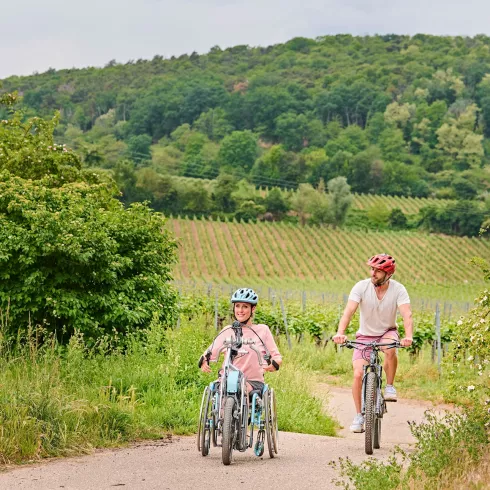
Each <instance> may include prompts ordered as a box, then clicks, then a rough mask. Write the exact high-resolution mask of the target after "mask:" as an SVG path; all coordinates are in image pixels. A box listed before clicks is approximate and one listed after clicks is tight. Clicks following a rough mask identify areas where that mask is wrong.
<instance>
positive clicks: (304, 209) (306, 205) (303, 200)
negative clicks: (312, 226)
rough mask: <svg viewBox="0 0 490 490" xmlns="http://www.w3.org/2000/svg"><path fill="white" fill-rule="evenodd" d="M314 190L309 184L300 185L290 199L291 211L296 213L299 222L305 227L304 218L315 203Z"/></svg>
mask: <svg viewBox="0 0 490 490" xmlns="http://www.w3.org/2000/svg"><path fill="white" fill-rule="evenodd" d="M315 193H316V191H315V189H314V188H313V187H312V186H311V185H310V184H300V185H299V187H298V190H297V191H296V192H295V193H294V195H293V197H292V199H291V209H293V210H294V211H296V213H298V217H299V222H300V223H301V225H302V226H305V225H306V218H307V215H308V213H309V212H310V211H311V208H312V203H313V202H314V201H315Z"/></svg>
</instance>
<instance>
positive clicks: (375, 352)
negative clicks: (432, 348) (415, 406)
mask: <svg viewBox="0 0 490 490" xmlns="http://www.w3.org/2000/svg"><path fill="white" fill-rule="evenodd" d="M345 346H346V347H348V348H351V349H363V350H364V349H366V348H368V347H371V348H372V350H371V353H370V355H369V364H366V365H365V366H363V376H362V391H361V393H362V396H361V413H362V414H363V415H365V412H366V408H365V404H366V376H367V374H368V373H370V372H373V373H374V374H375V375H376V390H377V391H378V393H379V394H380V396H378V397H377V404H376V414H377V415H378V417H383V414H384V413H385V411H386V407H384V408H382V404H383V402H384V399H383V395H382V393H381V388H382V385H383V366H382V365H381V360H380V358H379V353H380V352H381V351H382V347H386V348H387V349H394V348H398V347H401V346H400V343H399V341H397V340H394V341H392V342H377V341H373V342H361V341H357V340H348V341H347V342H346V343H345ZM359 346H361V347H359ZM366 360H367V359H366Z"/></svg>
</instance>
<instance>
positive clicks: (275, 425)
mask: <svg viewBox="0 0 490 490" xmlns="http://www.w3.org/2000/svg"><path fill="white" fill-rule="evenodd" d="M270 393H271V415H272V417H271V426H272V443H273V447H274V452H275V453H276V454H277V453H278V452H279V428H278V423H277V402H276V392H275V391H274V389H273V388H271V389H270Z"/></svg>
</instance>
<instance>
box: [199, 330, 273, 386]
mask: <svg viewBox="0 0 490 490" xmlns="http://www.w3.org/2000/svg"><path fill="white" fill-rule="evenodd" d="M229 327H230V325H228V326H226V327H225V328H223V330H221V332H220V333H219V334H218V336H217V337H216V339H215V340H214V342H213V343H212V344H211V345H210V346H209V347H208V348H207V349H206V351H205V352H208V351H211V357H210V360H212V361H216V360H217V357H218V352H219V350H220V349H221V347H223V342H224V341H225V339H227V338H230V337H234V335H233V330H232V329H231V328H229ZM242 338H243V339H253V340H255V344H254V347H256V348H257V349H258V350H259V352H261V353H262V355H264V354H266V350H265V348H264V345H263V344H262V342H263V343H264V344H265V346H266V347H267V349H268V350H269V353H270V355H271V359H274V360H275V361H277V360H279V359H282V356H281V354H280V352H279V349H278V348H277V345H276V342H275V341H274V337H273V336H272V333H271V331H270V329H269V327H268V326H267V325H264V324H259V325H252V327H247V326H243V327H242ZM240 351H247V354H241V353H239V354H238V355H237V356H236V358H235V360H234V361H233V364H234V365H235V366H236V367H237V368H238V369H240V370H241V371H242V372H243V373H244V374H245V376H246V378H247V379H248V380H250V381H261V382H262V383H263V382H264V369H263V367H262V366H261V365H260V364H259V360H258V358H257V354H256V353H255V352H254V351H253V350H252V349H251V348H250V345H247V344H244V345H242V347H241V348H240ZM264 362H265V361H264Z"/></svg>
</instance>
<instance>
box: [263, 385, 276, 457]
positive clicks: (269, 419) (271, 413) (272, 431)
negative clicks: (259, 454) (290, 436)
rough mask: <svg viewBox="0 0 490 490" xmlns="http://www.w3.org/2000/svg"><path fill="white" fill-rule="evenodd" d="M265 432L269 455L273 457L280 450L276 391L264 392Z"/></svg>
mask: <svg viewBox="0 0 490 490" xmlns="http://www.w3.org/2000/svg"><path fill="white" fill-rule="evenodd" d="M264 411H265V433H266V434H267V448H268V450H269V456H270V457H271V458H273V457H274V456H275V455H276V454H277V451H278V446H277V435H278V433H277V411H276V398H275V394H274V391H273V390H272V389H271V390H268V391H266V392H265V394H264Z"/></svg>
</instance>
